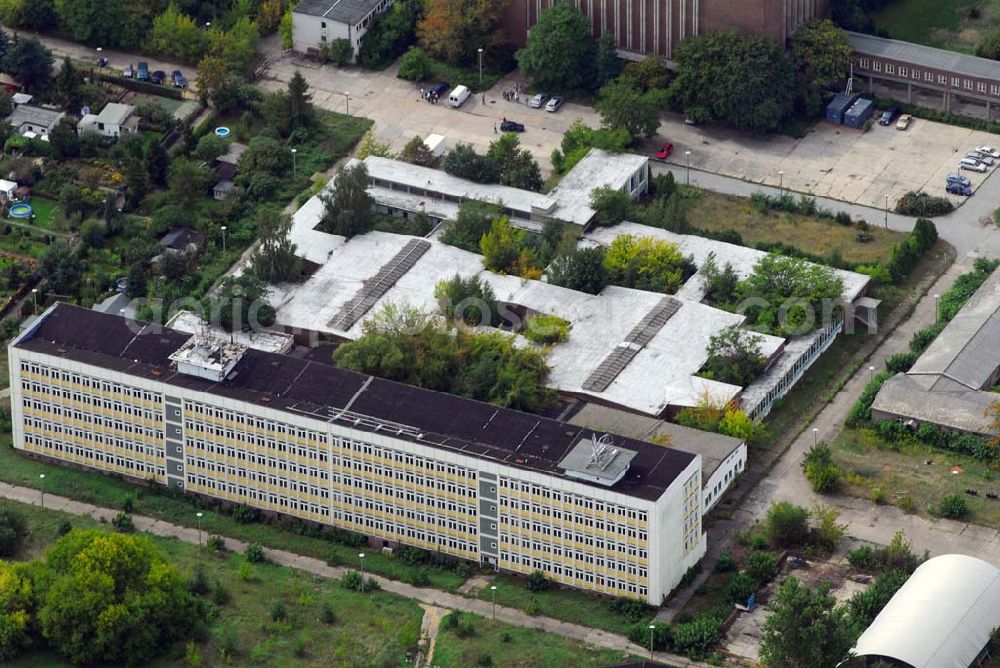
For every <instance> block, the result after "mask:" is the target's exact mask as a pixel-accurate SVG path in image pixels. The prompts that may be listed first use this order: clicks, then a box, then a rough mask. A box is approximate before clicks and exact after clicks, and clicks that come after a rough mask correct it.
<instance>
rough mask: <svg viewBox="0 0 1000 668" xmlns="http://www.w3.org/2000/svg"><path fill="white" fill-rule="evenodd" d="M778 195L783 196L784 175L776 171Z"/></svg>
mask: <svg viewBox="0 0 1000 668" xmlns="http://www.w3.org/2000/svg"><path fill="white" fill-rule="evenodd" d="M778 194H779V195H784V194H785V173H784V172H783V171H781V170H779V171H778Z"/></svg>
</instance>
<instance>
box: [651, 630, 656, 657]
mask: <svg viewBox="0 0 1000 668" xmlns="http://www.w3.org/2000/svg"><path fill="white" fill-rule="evenodd" d="M655 629H656V624H650V625H649V659H650V661H652V659H653V631H654V630H655Z"/></svg>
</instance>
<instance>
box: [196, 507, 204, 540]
mask: <svg viewBox="0 0 1000 668" xmlns="http://www.w3.org/2000/svg"><path fill="white" fill-rule="evenodd" d="M202 514H203V513H200V512H198V513H195V516H196V517H197V518H198V547H201V516H202Z"/></svg>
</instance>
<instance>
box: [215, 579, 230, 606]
mask: <svg viewBox="0 0 1000 668" xmlns="http://www.w3.org/2000/svg"><path fill="white" fill-rule="evenodd" d="M230 599H232V596H231V595H230V593H229V590H228V589H226V587H225V585H223V584H222V581H221V580H216V581H215V585H213V587H212V603H215V604H216V605H218V606H223V605H225V604H226V603H229V601H230Z"/></svg>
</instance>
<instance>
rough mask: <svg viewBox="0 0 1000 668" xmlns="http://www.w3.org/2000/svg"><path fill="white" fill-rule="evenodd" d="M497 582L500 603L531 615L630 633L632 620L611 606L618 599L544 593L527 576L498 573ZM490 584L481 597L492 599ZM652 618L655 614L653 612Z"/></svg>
mask: <svg viewBox="0 0 1000 668" xmlns="http://www.w3.org/2000/svg"><path fill="white" fill-rule="evenodd" d="M490 585H496V587H497V591H496V602H497V605H506V606H508V607H511V608H519V609H521V610H525V611H527V612H529V613H530V614H539V615H543V616H545V617H552V618H553V619H561V620H563V621H566V622H572V623H574V624H581V625H583V626H590V627H593V628H597V629H605V630H607V631H612V632H614V633H628V630H629V628H630V627H631V626H632V623H631V622H629V621H628V620H627V619H625V618H624V617H622V616H621V615H620V614H618V613H616V612H614V611H613V610H612V609H611V604H612V603H613V602H614V599H612V598H610V597H607V596H601V595H600V594H596V593H589V592H585V591H582V590H579V589H562V588H553V589H550V590H549V591H544V592H532V591H529V590H528V586H527V578H521V577H514V576H512V575H498V576H497V577H495V578H493V579H492V580H491V581H490ZM490 585H487V586H486V587H484V588H483V590H482V591H480V592H479V598H481V599H483V600H484V601H489V600H491V598H492V591H491V590H490ZM649 616H650V618H652V616H653V613H652V610H651V611H650V615H649Z"/></svg>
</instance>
